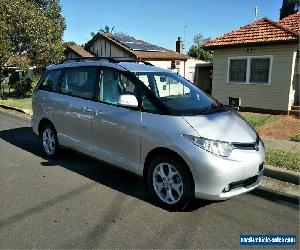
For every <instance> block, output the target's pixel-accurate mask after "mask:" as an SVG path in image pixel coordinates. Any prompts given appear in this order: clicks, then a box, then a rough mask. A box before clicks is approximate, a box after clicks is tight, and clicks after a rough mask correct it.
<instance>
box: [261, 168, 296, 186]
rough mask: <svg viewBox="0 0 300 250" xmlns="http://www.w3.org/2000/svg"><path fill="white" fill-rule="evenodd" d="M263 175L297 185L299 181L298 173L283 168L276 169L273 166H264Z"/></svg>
mask: <svg viewBox="0 0 300 250" xmlns="http://www.w3.org/2000/svg"><path fill="white" fill-rule="evenodd" d="M264 175H265V176H267V177H270V178H273V179H276V180H280V181H285V182H289V183H293V184H295V185H299V179H300V173H299V172H295V171H291V170H287V169H284V168H278V167H274V166H266V167H265V169H264Z"/></svg>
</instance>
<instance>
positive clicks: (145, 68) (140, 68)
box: [118, 62, 170, 72]
mask: <svg viewBox="0 0 300 250" xmlns="http://www.w3.org/2000/svg"><path fill="white" fill-rule="evenodd" d="M118 64H119V65H120V66H122V67H123V68H125V69H127V70H129V71H131V72H170V71H169V70H166V69H162V68H159V67H155V66H151V65H147V64H143V63H136V62H120V63H118Z"/></svg>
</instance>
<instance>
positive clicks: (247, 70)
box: [226, 55, 273, 85]
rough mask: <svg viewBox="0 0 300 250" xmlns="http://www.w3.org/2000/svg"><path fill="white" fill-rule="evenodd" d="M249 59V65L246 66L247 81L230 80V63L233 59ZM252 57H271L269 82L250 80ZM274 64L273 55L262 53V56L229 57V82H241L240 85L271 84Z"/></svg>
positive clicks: (227, 81)
mask: <svg viewBox="0 0 300 250" xmlns="http://www.w3.org/2000/svg"><path fill="white" fill-rule="evenodd" d="M235 59H236V60H241V59H244V60H245V59H246V60H247V67H246V81H245V82H238V81H237V82H233V81H230V75H229V74H230V64H231V60H235ZM251 59H270V61H269V75H268V82H253V81H250V74H251ZM272 66H273V55H261V56H233V57H228V61H227V80H226V83H227V84H239V85H271V82H272Z"/></svg>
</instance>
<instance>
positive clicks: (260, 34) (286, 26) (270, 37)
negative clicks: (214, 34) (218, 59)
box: [205, 13, 300, 48]
mask: <svg viewBox="0 0 300 250" xmlns="http://www.w3.org/2000/svg"><path fill="white" fill-rule="evenodd" d="M299 23H300V14H299V13H296V14H294V15H291V16H289V17H286V18H284V19H282V20H281V21H280V22H278V23H276V22H273V21H271V20H269V19H267V18H263V19H260V20H258V21H255V22H253V23H250V24H248V25H246V26H243V27H241V28H240V29H237V30H234V31H231V32H229V33H226V34H224V35H223V36H220V37H218V38H216V39H213V40H210V41H208V42H207V43H205V47H206V48H217V47H226V46H235V45H248V44H254V43H255V44H256V43H272V42H286V41H298V40H299V29H300V28H299Z"/></svg>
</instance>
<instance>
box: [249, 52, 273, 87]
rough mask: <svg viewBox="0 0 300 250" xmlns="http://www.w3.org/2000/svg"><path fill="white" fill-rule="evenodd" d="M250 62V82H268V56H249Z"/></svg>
mask: <svg viewBox="0 0 300 250" xmlns="http://www.w3.org/2000/svg"><path fill="white" fill-rule="evenodd" d="M250 64H251V66H250V82H251V83H268V82H269V71H270V58H251V60H250Z"/></svg>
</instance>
